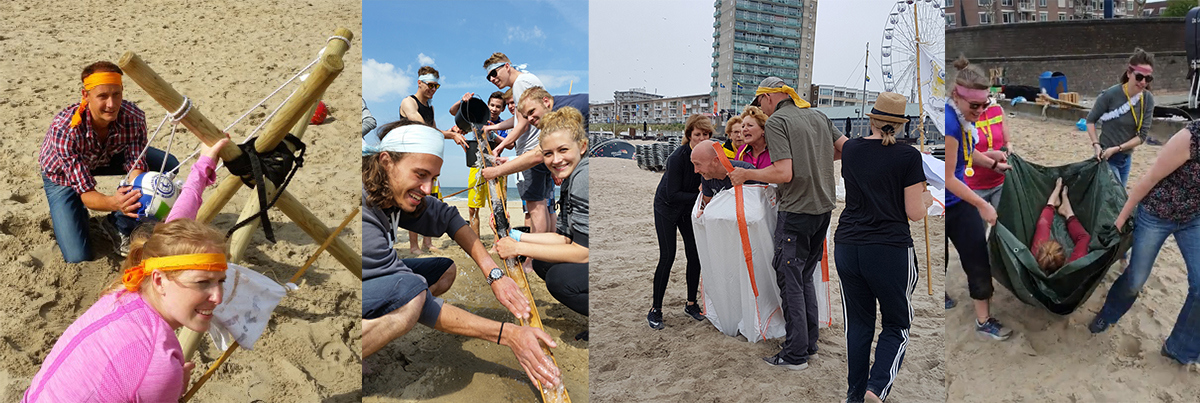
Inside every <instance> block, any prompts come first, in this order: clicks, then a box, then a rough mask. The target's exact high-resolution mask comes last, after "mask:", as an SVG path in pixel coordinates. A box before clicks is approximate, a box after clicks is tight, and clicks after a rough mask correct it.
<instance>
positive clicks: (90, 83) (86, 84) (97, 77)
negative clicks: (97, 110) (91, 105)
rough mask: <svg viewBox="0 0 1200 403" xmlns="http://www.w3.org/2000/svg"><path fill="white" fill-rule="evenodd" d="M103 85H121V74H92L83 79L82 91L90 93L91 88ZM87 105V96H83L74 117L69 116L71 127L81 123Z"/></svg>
mask: <svg viewBox="0 0 1200 403" xmlns="http://www.w3.org/2000/svg"><path fill="white" fill-rule="evenodd" d="M104 84H116V85H122V84H121V73H112V72H107V71H105V72H100V73H93V74H92V75H90V76H87V77H85V78H84V79H83V89H84V90H85V91H91V90H92V88H96V86H98V85H104ZM87 104H88V102H87V96H86V95H85V96H84V97H83V100H81V101H79V109H76V110H75V115H73V116H71V127H75V126H79V123H80V122H82V121H83V111H84V110H86V109H87Z"/></svg>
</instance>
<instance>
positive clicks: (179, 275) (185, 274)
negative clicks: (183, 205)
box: [23, 219, 226, 402]
mask: <svg viewBox="0 0 1200 403" xmlns="http://www.w3.org/2000/svg"><path fill="white" fill-rule="evenodd" d="M122 267H123V268H124V276H122V278H120V279H118V280H116V281H114V282H113V284H112V285H111V286H110V287H109V288H108V290H107V291H105V292H104V295H103V296H101V297H100V300H99V301H96V303H95V304H93V305H92V307H91V308H89V309H88V310H87V312H84V314H83V315H82V316H80V317H79V319H77V320H75V322H74V323H72V324H71V326H70V327H68V328H67V330H66V331H65V332H63V335H62V337H60V338H59V339H58V342H57V343H55V344H54V349H52V350H51V351H50V354H49V355H47V356H46V359H45V360H44V361H43V365H42V368H41V370H40V371H38V373H37V375H36V376H34V377H33V383H32V384H31V385H30V386H29V389H28V390H26V391H25V395H24V400H23V401H26V402H38V401H45V402H78V401H87V400H98V401H152V402H166V401H172V402H173V401H177V400H179V397H180V396H181V395H182V394H183V388H184V387H185V386H186V382H187V380H188V375H189V373H190V372H191V370H192V369H193V368H195V364H193V363H191V362H185V361H184V360H183V353H182V347H181V346H180V344H179V340H178V339H177V338H176V337H175V332H174V331H175V330H177V329H179V328H181V327H186V328H188V329H191V330H193V331H196V332H201V333H202V332H205V331H207V330H208V328H209V326H210V324H211V323H212V317H213V316H212V312H213V309H215V308H216V306H217V304H220V303H221V298H222V296H223V295H222V287H221V284H222V283H224V282H225V269H226V264H225V247H224V237H222V236H221V234H220V233H219V232H217V231H216V230H214V229H212V228H211V227H209V226H207V225H204V224H200V223H197V222H195V221H192V220H188V219H181V220H175V221H172V222H170V223H166V224H161V225H158V226H157V227H155V228H154V231H153V234H152V235H150V237H149V238H148V239H145V240H134V241H133V245H132V246H131V250H130V253H129V257H128V258H126V259H125V262H124V264H123V265H122Z"/></svg>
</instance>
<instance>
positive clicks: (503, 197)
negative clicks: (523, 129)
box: [475, 127, 571, 403]
mask: <svg viewBox="0 0 1200 403" xmlns="http://www.w3.org/2000/svg"><path fill="white" fill-rule="evenodd" d="M482 132H483V131H482V130H480V128H478V127H476V128H475V138H477V139H480V138H481V139H485V140H483V141H480V145H479V154H480V156H479V161H480V162H481V163H482V164H483V166H484V167H486V166H488V163H487V156H488V155H490V154H491V151H492V150H491V144H488V142H487V141H486V138H487V137H486V136H485V135H483V133H482ZM480 173H481V174H482V169H481V170H480ZM506 179H507V178H505V177H503V176H502V177H499V178H496V179H492V180H489V181H488V187H489V188H491V190H490V192H489V193H490V194H491V195H490V196H491V197H490V198H488V201H487V202H488V209H489V210H491V211H492V214H494V215H495V217H494V218H493V219H492V232H494V233H495V234H496V241H499V240H500V239H501V238H504V237H507V236H508V230H509V229H510V228H498V226H500V225H503V226H505V227H511V225H510V224H509V221H508V209H507V206H506V203H507V202H508V198H507V193H508V188H507V187H506V186H507V183H505V182H506ZM496 203H499V205H495V204H496ZM500 266H501V267H502V268H504V272H505V274H506V275H507V276H508V277H509V278H512V279H513V281H514V282H516V283H517V286H518V287H521V292H522V293H524V294H525V298H526V299H528V300H529V308H530V310H529V319H528V320H526V319H521V318H517V323H518V324H520V325H521V326H530V327H535V328H538V329H541V330H543V331H545V328H544V327H542V318H541V315H539V314H538V308H537V303H536V300H534V299H533V292H531V291H530V289H529V281H528V280H527V279H526V278H525V270H524V268H522V267H521V264H520V263H517V259H515V258H513V259H502V260H501V261H500ZM539 344H540V343H539ZM542 354H545V355H546V356H547V357H550V360H551V361H553V362H554V366H555V367H558V360H557V359H555V358H554V352H552V351H550V348H548V347H546V346H545V345H542ZM533 385H534V386H536V387H537V389H538V392H540V393H541V394H542V401H543V402H546V403H571V396H570V395H568V394H567V389H566V388H565V387H563V386H562V385H561V384H560V385H559V388H558V389H557V390H555V389H550V388H546V387H545V385H542V384H541V382H538V381H537V380H533Z"/></svg>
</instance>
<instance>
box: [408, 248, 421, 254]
mask: <svg viewBox="0 0 1200 403" xmlns="http://www.w3.org/2000/svg"><path fill="white" fill-rule="evenodd" d="M408 253H411V254H413V255H416V256H421V254H422V253H425V251H423V250H421V248H408Z"/></svg>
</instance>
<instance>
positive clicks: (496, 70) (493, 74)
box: [487, 66, 504, 79]
mask: <svg viewBox="0 0 1200 403" xmlns="http://www.w3.org/2000/svg"><path fill="white" fill-rule="evenodd" d="M500 67H504V66H500ZM500 67H497V68H494V69H492V71H489V72H488V76H487V78H489V79H492V78H496V75H498V74H500Z"/></svg>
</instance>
